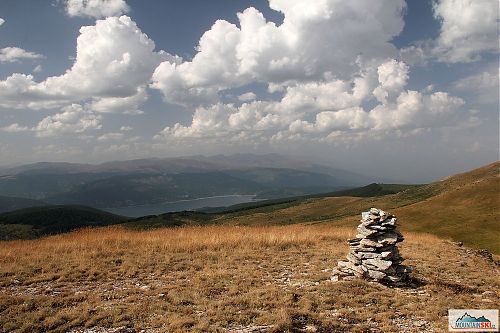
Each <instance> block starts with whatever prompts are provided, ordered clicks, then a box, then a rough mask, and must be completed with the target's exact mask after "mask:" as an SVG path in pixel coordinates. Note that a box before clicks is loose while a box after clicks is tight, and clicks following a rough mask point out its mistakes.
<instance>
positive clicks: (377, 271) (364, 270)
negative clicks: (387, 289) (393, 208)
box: [332, 208, 411, 286]
mask: <svg viewBox="0 0 500 333" xmlns="http://www.w3.org/2000/svg"><path fill="white" fill-rule="evenodd" d="M361 217H362V218H361V224H360V225H359V226H358V228H357V231H358V234H357V235H356V238H352V239H349V240H347V242H348V243H349V248H350V251H349V254H348V255H347V260H342V261H339V262H338V266H337V267H336V268H335V269H334V270H333V276H332V280H333V281H338V280H353V279H355V278H362V279H367V280H372V281H377V282H380V283H383V284H387V285H394V286H398V285H405V284H407V283H408V280H409V273H410V272H411V269H410V267H407V266H404V265H401V263H402V262H403V260H404V259H403V258H401V256H400V255H399V250H398V248H397V246H396V243H399V242H402V241H403V240H404V237H403V235H401V233H400V232H399V231H398V230H397V229H396V228H397V225H396V220H397V219H396V217H395V216H393V215H392V214H389V213H387V212H384V211H383V210H380V209H377V208H371V209H370V211H368V212H363V213H361Z"/></svg>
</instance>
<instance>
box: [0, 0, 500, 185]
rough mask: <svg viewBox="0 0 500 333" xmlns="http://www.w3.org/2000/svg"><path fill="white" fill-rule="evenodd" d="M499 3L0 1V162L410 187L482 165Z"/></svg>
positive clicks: (488, 140)
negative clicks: (156, 160)
mask: <svg viewBox="0 0 500 333" xmlns="http://www.w3.org/2000/svg"><path fill="white" fill-rule="evenodd" d="M498 6H499V3H498V1H497V0H407V1H404V0H378V1H373V0H357V1H343V0H314V1H311V0H253V1H250V0H237V1H235V0H210V1H206V0H183V1H174V0H148V1H140V0H0V166H2V165H16V164H24V163H31V162H37V161H67V162H85V163H98V162H103V161H109V160H125V159H134V158H147V157H173V156H186V155H195V154H203V155H215V154H233V153H254V154H265V153H280V154H284V155H291V156H296V157H297V158H301V159H308V160H311V161H315V162H320V163H323V164H328V165H330V166H333V167H338V168H344V169H348V170H351V171H355V172H359V173H362V174H365V175H376V176H377V177H385V178H390V179H395V180H401V181H411V182H423V181H431V180H435V179H440V178H442V177H444V176H446V175H449V174H452V173H455V172H459V171H465V170H468V169H472V168H474V167H478V166H481V165H484V164H487V163H490V162H493V161H496V160H498V154H499V80H498V73H499V62H498V61H499V60H498V59H499V37H498V20H499V18H498V15H499V14H498V13H499V8H498Z"/></svg>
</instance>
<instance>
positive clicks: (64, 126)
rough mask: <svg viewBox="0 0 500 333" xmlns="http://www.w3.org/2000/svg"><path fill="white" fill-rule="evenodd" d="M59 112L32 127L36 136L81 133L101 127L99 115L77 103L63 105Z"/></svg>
mask: <svg viewBox="0 0 500 333" xmlns="http://www.w3.org/2000/svg"><path fill="white" fill-rule="evenodd" d="M61 111H62V112H61V113H57V114H54V115H50V116H47V117H45V118H43V119H42V120H41V121H40V122H39V123H38V125H36V126H35V127H33V129H32V130H33V131H35V132H36V136H38V137H51V136H59V135H63V134H75V133H83V132H86V131H90V130H98V129H101V128H102V125H101V119H102V118H101V116H99V115H96V114H94V113H92V112H90V111H88V110H85V109H84V108H83V107H82V106H81V105H79V104H72V105H70V106H67V107H64V108H63V109H62V110H61Z"/></svg>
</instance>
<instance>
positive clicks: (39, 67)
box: [33, 65, 43, 73]
mask: <svg viewBox="0 0 500 333" xmlns="http://www.w3.org/2000/svg"><path fill="white" fill-rule="evenodd" d="M40 72H43V67H42V65H37V66H36V67H35V68H33V73H40Z"/></svg>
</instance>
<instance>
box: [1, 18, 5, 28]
mask: <svg viewBox="0 0 500 333" xmlns="http://www.w3.org/2000/svg"><path fill="white" fill-rule="evenodd" d="M4 23H5V20H4V19H3V18H1V17H0V26H2V25H3V24H4Z"/></svg>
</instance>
